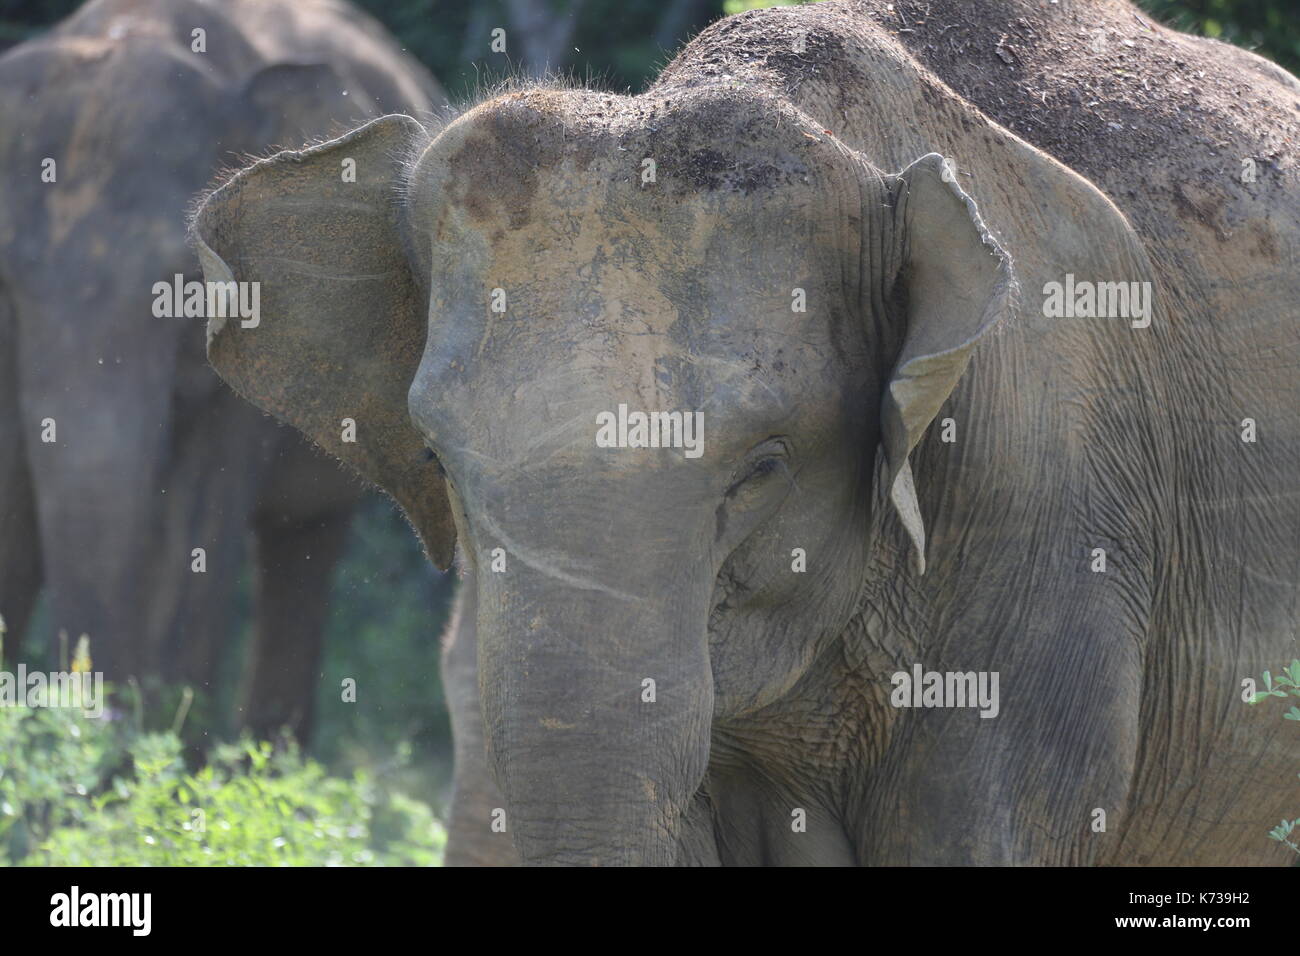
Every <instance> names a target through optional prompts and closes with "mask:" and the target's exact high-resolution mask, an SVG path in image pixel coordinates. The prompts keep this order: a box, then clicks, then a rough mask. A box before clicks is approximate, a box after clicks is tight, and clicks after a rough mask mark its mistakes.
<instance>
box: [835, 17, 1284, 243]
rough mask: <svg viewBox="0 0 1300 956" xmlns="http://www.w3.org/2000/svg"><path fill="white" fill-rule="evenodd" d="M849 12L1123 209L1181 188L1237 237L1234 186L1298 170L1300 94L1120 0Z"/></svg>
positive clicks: (1192, 208) (1252, 188)
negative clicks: (1261, 88)
mask: <svg viewBox="0 0 1300 956" xmlns="http://www.w3.org/2000/svg"><path fill="white" fill-rule="evenodd" d="M837 6H838V4H837ZM849 6H852V7H856V8H857V10H859V11H860V12H861V13H862V14H864V15H866V16H868V17H870V18H871V19H872V20H874V21H875V23H876V24H877V25H878V27H879V28H881V29H883V30H884V31H886V33H887V34H888V35H890V36H891V37H892V38H894V39H896V40H897V42H898V43H900V44H901V45H902V46H903V47H904V48H906V49H907V51H908V52H909V53H911V54H912V55H913V56H914V57H915V58H916V59H917V61H918V62H920V63H922V64H924V65H925V66H926V67H928V68H929V69H930V70H933V71H934V72H935V73H936V74H937V75H938V76H939V77H940V78H941V79H942V80H943V81H944V82H945V83H947V84H948V85H949V86H951V87H952V88H953V90H955V91H956V92H957V93H958V94H959V95H960V96H962V97H964V98H965V99H967V100H968V101H969V102H970V103H972V104H973V105H974V106H976V107H977V108H979V109H980V110H981V111H983V112H984V113H985V114H986V115H988V116H990V117H992V118H993V119H994V120H996V121H997V122H998V123H1000V124H1002V125H1003V126H1005V127H1007V128H1008V129H1010V130H1011V131H1012V132H1014V133H1015V134H1016V135H1018V136H1020V137H1021V138H1023V139H1025V140H1027V141H1028V142H1031V143H1033V144H1034V145H1035V146H1037V147H1038V148H1040V149H1042V150H1044V151H1045V152H1047V153H1049V154H1051V155H1052V156H1054V157H1056V158H1057V159H1058V160H1060V161H1061V162H1062V163H1064V164H1065V165H1067V166H1069V167H1070V168H1072V169H1074V170H1076V171H1077V172H1079V173H1081V174H1082V175H1084V176H1086V177H1087V178H1089V179H1091V180H1093V181H1094V182H1097V183H1104V184H1106V189H1107V192H1108V194H1110V195H1111V197H1112V198H1113V199H1115V200H1116V201H1117V202H1119V203H1120V204H1121V207H1122V208H1135V209H1136V208H1140V207H1141V204H1134V205H1133V206H1132V207H1130V206H1128V205H1126V204H1125V203H1124V199H1125V198H1136V197H1137V196H1138V195H1139V194H1149V193H1150V192H1151V191H1158V192H1167V193H1168V194H1169V196H1168V198H1169V200H1170V201H1171V202H1172V203H1173V204H1174V205H1175V207H1176V208H1177V209H1178V210H1179V211H1180V212H1182V213H1183V214H1184V215H1186V216H1187V217H1188V218H1189V219H1191V220H1193V221H1195V222H1198V223H1200V224H1202V225H1204V226H1206V227H1208V228H1210V229H1213V230H1214V232H1215V235H1216V236H1217V237H1218V238H1219V240H1220V241H1226V240H1227V239H1228V237H1229V236H1230V235H1231V233H1232V231H1233V228H1234V227H1235V224H1233V223H1230V222H1228V221H1227V220H1228V219H1229V218H1230V216H1231V214H1230V212H1229V207H1231V206H1232V205H1233V196H1232V191H1235V190H1242V191H1244V192H1248V193H1251V194H1254V195H1259V192H1260V191H1261V190H1266V189H1275V188H1281V187H1282V186H1283V179H1284V177H1290V176H1294V175H1295V172H1296V161H1295V154H1294V149H1293V148H1292V147H1290V146H1289V145H1288V144H1289V143H1294V142H1296V140H1297V139H1298V138H1300V90H1297V91H1296V93H1295V94H1294V95H1284V96H1282V97H1281V98H1280V99H1279V100H1278V101H1276V102H1274V101H1273V100H1272V99H1271V98H1267V97H1261V96H1259V95H1256V91H1252V86H1251V83H1250V80H1251V71H1252V70H1259V67H1258V66H1255V65H1253V64H1243V63H1242V60H1243V59H1244V58H1246V56H1247V54H1245V53H1244V52H1243V51H1240V50H1237V49H1236V48H1234V47H1230V46H1228V45H1226V44H1216V43H1214V42H1213V41H1208V40H1199V39H1196V38H1193V37H1189V36H1186V35H1183V34H1179V33H1176V32H1174V31H1171V30H1166V29H1164V28H1162V27H1160V26H1159V25H1158V24H1157V23H1156V22H1155V21H1153V20H1151V19H1150V18H1149V17H1147V16H1146V15H1145V14H1142V13H1140V12H1138V11H1135V10H1132V9H1130V8H1127V7H1125V6H1123V5H1119V4H1102V3H1097V4H1089V5H1087V6H1086V7H1079V5H1073V6H1072V7H1071V8H1068V9H1067V8H1065V5H1064V4H1061V5H1060V6H1059V7H1057V6H1053V7H1050V8H1049V7H1045V6H1037V5H1035V4H1032V3H1027V2H1017V0H990V2H988V3H987V4H968V3H964V2H955V0H898V2H895V3H889V4H887V3H885V2H880V0H860V2H858V3H854V4H851V5H849ZM1098 38H1100V40H1098ZM1265 69H1266V68H1265ZM925 92H926V93H927V95H928V96H930V97H934V96H941V95H942V94H941V93H937V92H931V91H930V90H928V88H927V89H925ZM1170 143H1183V144H1188V148H1184V149H1179V150H1170V149H1169V148H1168V144H1170ZM1245 159H1252V160H1253V161H1254V162H1255V163H1256V164H1257V166H1258V185H1255V184H1251V185H1249V186H1246V185H1244V184H1242V183H1241V182H1240V176H1239V173H1240V165H1241V163H1242V161H1243V160H1245ZM1142 167H1151V168H1152V172H1153V175H1152V176H1150V177H1143V178H1136V179H1134V180H1132V181H1130V182H1125V183H1122V184H1120V183H1117V182H1114V181H1113V180H1114V177H1113V175H1112V174H1113V173H1114V171H1115V170H1117V169H1129V170H1131V169H1139V168H1142ZM1155 173H1159V175H1158V176H1157V175H1155ZM1173 184H1187V186H1188V188H1187V189H1186V190H1183V189H1181V188H1180V187H1179V186H1175V185H1173ZM1211 196H1214V197H1217V198H1215V199H1210V197H1211Z"/></svg>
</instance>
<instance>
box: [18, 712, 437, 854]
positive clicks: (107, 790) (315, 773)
mask: <svg viewBox="0 0 1300 956" xmlns="http://www.w3.org/2000/svg"><path fill="white" fill-rule="evenodd" d="M445 839H446V835H445V832H444V831H443V829H442V826H441V825H440V824H439V823H438V821H437V820H436V819H435V817H434V815H433V812H432V811H431V810H430V808H429V807H428V806H427V805H426V804H424V803H422V802H420V801H418V800H414V799H412V798H410V797H408V796H406V795H404V794H401V793H397V792H393V791H391V790H390V789H389V788H388V787H387V786H386V785H385V783H384V782H383V781H382V780H381V779H379V778H377V777H374V776H371V775H369V774H366V773H362V772H358V773H356V774H354V775H353V776H352V777H350V778H339V777H331V776H328V775H327V774H326V772H325V768H324V767H323V766H321V765H320V764H319V763H317V762H315V761H313V760H310V759H306V758H304V757H303V756H302V754H301V753H300V752H299V751H298V750H297V748H296V747H294V746H293V745H292V744H289V745H286V746H284V747H283V748H278V749H277V748H273V747H272V746H271V745H270V744H269V743H265V742H255V741H253V740H251V739H249V738H243V739H241V740H240V741H239V742H238V743H236V744H223V745H219V746H217V747H216V748H215V749H214V750H213V752H212V754H211V757H210V759H209V761H208V763H207V764H206V765H205V766H204V767H202V768H201V769H200V770H198V771H195V772H190V771H188V770H187V769H186V766H185V762H184V760H183V759H182V744H181V741H180V739H179V737H178V736H177V735H176V734H175V733H174V732H171V731H168V732H165V733H142V732H139V731H138V730H135V729H133V728H132V726H131V725H130V723H129V722H128V721H126V720H124V719H122V718H121V716H120V715H114V714H113V713H112V712H109V713H107V714H105V716H103V717H100V718H88V717H85V716H83V715H82V714H81V713H80V711H76V710H60V709H54V708H35V709H28V708H0V863H17V864H21V865H61V866H375V865H397V866H402V865H411V866H427V865H435V864H437V863H439V862H441V858H442V848H443V844H444V842H445Z"/></svg>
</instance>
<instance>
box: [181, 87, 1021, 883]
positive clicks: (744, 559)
mask: <svg viewBox="0 0 1300 956" xmlns="http://www.w3.org/2000/svg"><path fill="white" fill-rule="evenodd" d="M349 158H350V159H353V160H355V163H356V169H357V181H356V182H354V183H349V182H343V181H341V180H340V177H339V174H338V170H339V168H340V164H341V163H342V162H343V161H344V160H345V159H349ZM950 178H951V177H949V176H947V175H946V174H945V166H944V163H943V160H942V159H941V157H939V156H937V155H933V154H932V155H928V156H923V157H920V158H919V159H918V160H917V161H916V162H915V163H913V164H912V165H911V166H909V167H908V168H907V169H905V170H903V171H902V172H901V173H899V174H897V175H883V174H881V173H879V172H878V171H877V170H875V169H874V168H873V167H872V166H871V165H870V163H868V162H867V161H866V159H865V158H864V157H862V156H861V155H858V154H856V153H854V152H853V151H852V150H849V149H846V148H845V147H844V146H843V145H841V144H840V143H838V142H836V141H835V140H834V139H833V138H832V137H830V136H828V135H827V134H826V133H825V131H824V130H823V129H822V128H821V127H820V126H819V125H817V124H815V123H813V122H812V121H811V120H809V119H808V118H807V117H806V116H804V115H802V114H800V113H798V112H797V111H796V110H795V109H793V107H791V106H790V105H789V104H787V103H783V102H782V101H778V100H776V99H774V98H769V97H764V96H757V95H752V94H746V93H741V92H737V91H734V90H715V91H709V90H704V91H700V92H699V93H698V94H697V95H695V96H693V97H690V98H686V99H678V100H675V101H668V100H665V101H660V102H647V101H646V99H645V98H644V97H643V98H640V99H623V98H619V97H614V96H609V95H605V94H598V93H594V92H588V91H568V92H557V91H551V90H545V89H537V90H530V91H522V92H516V93H509V94H505V95H502V96H499V97H497V98H496V99H493V100H491V101H489V102H487V103H484V104H482V105H480V106H478V107H477V108H475V109H473V110H472V111H470V112H468V113H466V114H465V115H463V116H461V117H460V118H459V119H457V120H456V121H455V122H453V123H451V124H450V125H449V126H448V127H446V128H445V129H443V130H442V131H441V132H439V133H438V135H437V136H436V137H433V138H430V137H428V136H427V135H426V133H425V131H424V130H423V128H422V127H421V126H420V125H419V124H417V123H415V122H414V121H412V120H410V119H408V118H406V117H402V116H390V117H385V118H382V119H380V120H376V121H374V122H372V123H370V124H369V125H367V126H365V127H362V128H361V129H358V130H356V131H354V132H352V133H351V134H349V135H347V136H345V137H343V138H341V139H338V140H335V141H333V142H331V143H327V144H324V145H322V146H319V147H316V148H314V149H310V150H306V151H303V152H293V153H282V154H280V155H278V156H275V157H273V158H271V159H268V160H265V161H262V162H259V163H258V164H256V165H255V166H252V167H251V168H249V169H246V170H244V171H243V172H241V173H239V174H238V175H236V176H235V177H234V178H233V179H231V180H230V181H229V182H227V183H226V184H225V185H223V186H222V187H221V188H219V189H218V190H216V191H215V192H214V193H213V194H211V195H210V196H209V197H208V199H207V201H206V203H205V204H204V205H203V207H202V208H201V209H200V210H199V212H198V214H197V217H196V220H195V223H194V235H195V237H196V243H197V246H198V249H199V251H200V254H201V257H202V260H203V263H204V269H205V273H206V275H207V276H208V278H210V279H221V280H230V279H234V280H237V281H258V282H261V283H262V303H263V309H262V311H263V315H264V319H263V321H262V323H261V326H260V327H258V328H256V329H245V328H240V327H239V326H238V324H237V323H234V322H228V323H225V324H216V325H213V326H212V327H211V328H210V330H209V335H210V341H209V356H210V358H211V360H212V362H213V364H214V365H215V367H216V368H217V370H218V371H219V372H220V374H221V375H222V376H223V377H225V378H226V379H227V380H228V381H229V382H231V384H232V385H233V386H234V387H235V388H236V389H237V390H238V391H240V392H242V393H243V394H244V395H245V396H246V397H248V398H249V399H250V400H252V401H253V402H254V403H255V404H258V405H261V406H262V407H263V408H266V409H268V410H270V411H271V412H273V413H274V414H276V415H277V416H280V417H281V418H283V419H284V420H286V421H288V422H290V423H292V424H294V425H295V426H297V427H298V428H300V429H302V430H303V431H304V432H306V433H307V434H308V435H310V436H311V437H312V438H313V439H314V440H315V441H317V442H318V443H319V444H321V445H322V446H323V447H325V448H326V449H328V450H329V451H331V452H333V453H334V454H336V455H338V456H339V457H341V458H343V459H344V460H345V461H348V462H350V463H351V464H353V465H354V466H355V467H356V468H357V469H358V470H359V471H361V472H362V474H363V475H365V476H366V477H368V478H369V479H370V480H371V481H373V482H374V483H376V484H378V485H380V486H381V487H383V488H385V489H387V490H388V491H389V492H390V493H391V494H392V496H393V497H394V498H396V500H397V501H398V502H400V503H401V505H402V507H403V508H404V509H405V510H406V512H407V514H408V515H409V516H410V518H411V521H412V523H413V524H414V525H415V526H416V528H417V529H418V531H419V532H420V534H421V536H422V537H423V539H424V541H425V543H426V545H427V547H428V550H429V553H430V555H431V557H432V558H433V559H434V560H435V561H436V562H438V563H439V564H445V563H446V562H447V561H448V560H449V559H450V557H451V555H452V553H453V539H454V538H456V539H459V547H460V549H461V551H462V552H463V554H464V558H465V562H466V564H467V565H468V570H467V573H469V574H472V575H474V578H475V582H476V584H477V588H478V593H479V613H478V638H479V672H480V687H481V693H482V704H483V710H484V722H485V728H486V737H487V744H488V750H489V754H490V756H491V758H492V760H493V764H494V767H495V770H496V774H497V777H498V780H499V782H500V784H501V786H502V789H503V792H504V795H505V800H506V804H507V820H508V826H509V829H510V832H511V833H512V835H513V839H514V841H515V844H516V846H517V847H518V849H519V851H520V853H521V855H522V857H523V858H524V860H525V861H526V862H544V863H602V864H603V863H670V862H672V861H673V859H674V853H675V841H676V838H677V835H678V830H679V826H680V824H681V818H682V814H683V812H684V810H685V808H686V806H687V804H688V802H689V801H690V800H691V799H692V798H693V796H694V794H695V793H696V791H697V790H698V789H699V788H700V786H701V783H702V781H703V779H704V777H705V773H706V769H707V768H708V765H709V760H710V750H711V739H712V737H713V732H714V730H715V728H718V727H722V726H725V725H727V724H729V723H733V722H736V721H741V720H743V719H744V716H745V715H746V714H748V713H752V712H754V711H755V710H757V709H758V708H761V707H764V706H765V705H767V704H769V703H771V702H773V701H776V700H778V699H780V698H781V697H782V695H784V694H786V693H788V692H789V691H790V689H791V688H792V687H793V685H794V684H795V683H796V682H797V681H798V680H799V678H800V676H801V675H803V674H804V673H805V672H806V671H807V670H808V668H809V667H810V666H811V665H812V663H813V662H814V661H815V660H816V659H817V657H818V655H819V653H821V652H822V651H823V650H824V649H825V648H826V647H828V646H829V645H830V643H831V642H832V641H833V640H834V638H835V637H836V636H837V635H838V634H839V633H840V632H841V630H842V629H843V628H844V626H845V623H846V621H847V620H848V619H849V617H850V615H851V614H852V612H853V610H854V607H855V602H856V601H857V600H858V597H859V594H860V590H861V587H862V583H863V577H864V574H865V573H866V568H867V563H868V554H869V551H870V549H871V547H872V546H873V541H872V532H871V527H872V522H871V517H872V512H873V507H874V503H875V502H876V501H877V500H879V501H882V502H883V501H889V502H892V507H893V508H894V509H895V510H896V511H897V513H898V515H899V516H900V518H901V522H900V523H899V524H893V523H890V524H887V525H886V527H888V528H890V529H897V528H899V527H900V526H901V528H902V529H903V532H904V533H905V536H906V537H905V538H900V541H902V543H903V547H904V548H905V549H907V548H910V551H911V553H912V554H913V555H914V567H912V568H907V567H906V566H905V563H900V565H899V567H898V573H900V574H902V573H918V572H919V571H921V570H922V566H923V558H924V549H925V533H924V527H923V522H922V518H921V514H920V510H919V507H918V504H917V496H916V491H915V483H914V480H913V476H912V473H911V470H910V468H909V464H908V460H909V458H908V456H909V453H910V451H911V450H912V449H913V448H914V446H915V445H916V444H917V442H918V441H919V439H920V437H921V435H922V433H923V432H924V430H925V429H926V427H927V425H928V424H929V423H930V422H931V420H932V419H933V418H934V417H935V415H936V414H937V412H938V411H939V409H940V406H941V405H942V404H943V403H944V401H945V400H946V398H947V397H948V395H949V394H950V393H951V392H952V390H953V388H954V386H955V385H956V383H957V381H958V379H959V377H960V376H961V374H962V372H963V370H964V368H965V365H966V363H967V361H968V358H969V354H970V351H971V349H972V348H973V347H974V346H975V344H976V343H977V342H978V340H979V339H980V337H981V336H982V335H985V334H986V333H987V331H988V330H989V329H990V328H991V327H992V325H993V324H994V323H995V322H996V321H997V319H998V317H999V315H1000V314H1001V313H1002V312H1003V311H1004V310H1005V309H1006V308H1007V302H1008V297H1009V296H1010V295H1011V290H1012V287H1013V280H1012V277H1011V273H1010V266H1009V263H1008V261H1007V258H1006V256H1004V255H1003V254H1002V253H1001V251H1000V250H999V249H998V248H997V246H996V244H995V243H994V242H993V240H992V239H991V238H990V237H989V235H988V233H987V230H986V229H985V228H984V226H983V225H982V223H981V221H980V219H979V216H978V215H977V214H976V211H975V207H974V204H973V202H972V201H971V200H970V199H969V198H968V197H967V196H966V195H964V194H963V193H962V191H961V190H960V188H958V186H957V185H956V184H955V183H953V182H951V181H949V180H950ZM656 412H657V413H681V415H682V416H683V417H682V421H683V422H687V421H688V419H687V417H686V416H693V415H698V416H700V417H698V418H691V419H689V422H691V423H694V425H695V426H696V427H697V428H698V426H699V425H700V424H701V423H702V430H703V442H702V446H701V445H699V444H696V445H694V446H690V444H689V442H688V438H693V437H698V432H695V433H692V435H685V428H684V427H683V435H682V436H678V435H677V433H676V432H675V431H674V430H673V429H675V428H676V425H677V419H674V418H667V419H665V418H663V417H660V418H657V419H654V420H653V424H652V426H651V428H653V429H656V430H657V434H656V435H655V437H657V438H660V439H661V440H659V441H653V440H646V441H642V440H641V439H642V438H648V437H649V436H648V432H638V428H639V422H640V420H639V419H636V418H635V417H634V413H647V414H648V413H656ZM343 418H352V419H354V420H355V421H356V422H357V431H356V438H355V441H354V442H344V441H342V440H341V435H342V430H341V426H340V422H341V420H342V419H343ZM665 421H667V423H668V424H667V425H666V426H665ZM624 426H626V427H624ZM602 428H604V429H607V430H606V432H605V434H604V440H602V436H601V434H600V432H601V429H602ZM623 431H626V436H624V435H623V434H622V432H623ZM615 433H618V437H619V438H620V439H621V438H623V437H626V438H627V441H626V442H622V443H621V445H622V446H620V447H609V446H610V445H611V444H613V445H620V442H611V441H610V440H609V439H610V438H611V437H612V436H614V434H615ZM679 437H680V439H681V440H680V441H678V440H677V439H678V438H679ZM656 445H657V446H659V447H654V446H656ZM646 446H649V447H646ZM663 446H670V447H663ZM672 446H677V447H672ZM426 449H427V450H426ZM430 452H431V453H430ZM901 550H902V549H900V553H901Z"/></svg>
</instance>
